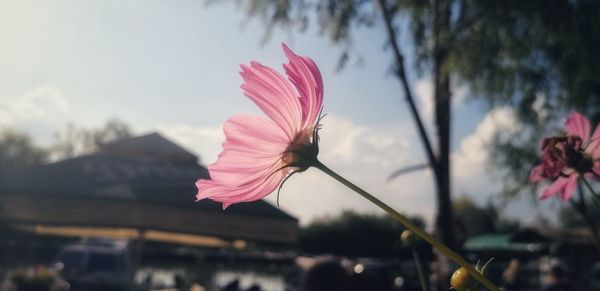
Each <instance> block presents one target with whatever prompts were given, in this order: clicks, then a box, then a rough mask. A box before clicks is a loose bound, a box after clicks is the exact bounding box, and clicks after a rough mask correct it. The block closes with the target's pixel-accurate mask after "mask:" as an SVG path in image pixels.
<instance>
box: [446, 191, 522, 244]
mask: <svg viewBox="0 0 600 291" xmlns="http://www.w3.org/2000/svg"><path fill="white" fill-rule="evenodd" d="M452 207H453V209H454V215H455V217H456V219H457V220H458V222H459V225H461V226H462V227H464V234H465V238H469V237H472V236H477V235H481V234H487V233H496V232H499V233H512V232H515V231H518V230H519V228H520V225H519V222H518V221H516V220H510V219H507V218H504V217H502V215H501V213H500V211H499V210H498V209H497V208H496V207H495V206H494V205H493V204H487V205H486V206H483V207H482V206H479V205H477V204H476V203H475V202H474V201H473V200H472V199H471V198H469V197H468V196H461V197H459V198H457V199H455V200H454V201H453V203H452Z"/></svg>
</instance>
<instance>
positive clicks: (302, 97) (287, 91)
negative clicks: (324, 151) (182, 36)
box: [196, 44, 323, 209]
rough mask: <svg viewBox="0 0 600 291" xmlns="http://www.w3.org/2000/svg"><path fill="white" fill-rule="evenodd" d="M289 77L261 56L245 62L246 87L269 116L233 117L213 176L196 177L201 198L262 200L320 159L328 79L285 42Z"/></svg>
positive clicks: (212, 167) (226, 127)
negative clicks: (320, 123) (319, 131)
mask: <svg viewBox="0 0 600 291" xmlns="http://www.w3.org/2000/svg"><path fill="white" fill-rule="evenodd" d="M282 46H283V51H284V52H285V54H286V56H287V58H288V60H289V63H288V64H284V65H283V67H284V69H285V72H286V74H287V77H288V79H286V78H285V77H283V76H282V75H281V74H280V73H278V72H277V71H276V70H274V69H272V68H269V67H266V66H263V65H261V64H260V63H258V62H251V63H250V65H249V66H248V65H242V66H241V68H242V70H241V72H240V75H241V76H242V78H243V79H244V83H243V84H242V86H241V88H242V90H243V91H244V95H246V96H247V97H248V98H250V100H252V101H253V102H254V103H256V105H257V106H258V107H259V108H260V109H261V110H262V111H263V112H264V113H265V114H266V115H267V117H268V118H265V117H261V116H252V115H237V116H233V117H231V118H230V119H229V120H227V121H226V122H225V124H224V125H223V131H224V133H225V142H224V143H223V151H222V152H221V154H219V157H218V159H217V161H216V162H215V163H214V164H212V165H210V166H208V171H209V174H210V179H200V180H198V181H196V187H197V188H198V194H197V195H196V198H197V200H201V199H205V198H209V199H211V200H214V201H218V202H222V203H223V209H225V208H227V207H228V206H229V205H231V204H232V203H239V202H249V201H255V200H259V199H261V198H263V197H265V196H267V195H269V194H270V193H272V192H273V191H274V190H275V189H277V187H278V186H279V185H280V184H281V183H282V181H283V180H284V179H285V178H286V176H288V175H290V174H292V173H294V172H299V171H304V170H306V169H307V168H308V167H310V165H311V161H312V159H315V160H316V155H317V153H318V145H317V139H318V136H317V129H318V121H319V115H320V113H321V109H322V104H323V81H322V79H321V73H320V72H319V69H318V68H317V65H316V64H315V63H314V62H313V60H311V59H310V58H308V57H304V56H298V55H296V54H295V53H294V52H292V51H291V50H290V49H289V48H288V47H287V46H286V45H285V44H282Z"/></svg>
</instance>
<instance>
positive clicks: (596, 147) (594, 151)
mask: <svg viewBox="0 0 600 291" xmlns="http://www.w3.org/2000/svg"><path fill="white" fill-rule="evenodd" d="M585 151H586V152H587V153H589V154H590V156H591V157H592V159H594V160H596V159H600V124H599V125H597V126H596V130H594V134H592V137H591V138H590V143H589V144H588V145H587V146H586V149H585Z"/></svg>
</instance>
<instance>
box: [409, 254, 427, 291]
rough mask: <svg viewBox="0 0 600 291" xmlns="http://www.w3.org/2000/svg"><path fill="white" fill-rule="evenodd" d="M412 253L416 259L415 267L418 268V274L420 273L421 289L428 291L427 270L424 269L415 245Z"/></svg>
mask: <svg viewBox="0 0 600 291" xmlns="http://www.w3.org/2000/svg"><path fill="white" fill-rule="evenodd" d="M411 249H412V255H413V259H414V260H415V267H416V268H417V275H419V282H421V289H422V290H423V291H428V289H429V288H427V280H425V272H424V271H423V266H422V265H421V260H420V259H419V253H417V249H416V248H415V247H414V246H413V247H411Z"/></svg>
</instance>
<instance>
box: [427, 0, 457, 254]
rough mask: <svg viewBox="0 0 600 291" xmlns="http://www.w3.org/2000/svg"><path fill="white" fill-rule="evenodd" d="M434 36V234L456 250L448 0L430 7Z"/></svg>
mask: <svg viewBox="0 0 600 291" xmlns="http://www.w3.org/2000/svg"><path fill="white" fill-rule="evenodd" d="M433 13H434V17H433V21H434V23H433V33H434V51H433V54H434V58H433V75H434V76H433V77H434V100H435V124H436V127H437V136H438V157H437V165H436V167H435V171H434V173H435V180H436V188H437V189H436V190H437V201H438V204H437V207H438V214H437V219H436V222H437V225H436V226H437V232H438V234H439V236H440V238H441V240H442V242H443V243H444V244H445V245H446V246H448V247H449V248H451V249H453V250H455V251H456V250H458V247H459V246H458V244H457V242H456V237H455V234H454V227H453V215H452V201H451V197H450V189H451V188H450V187H451V184H450V177H451V176H450V130H451V128H450V121H451V110H452V108H451V93H450V76H449V74H448V72H446V71H444V63H445V61H446V56H447V47H446V46H447V43H446V42H445V41H444V40H445V38H446V36H447V35H448V27H449V26H450V7H449V4H448V2H447V1H443V0H436V1H434V5H433Z"/></svg>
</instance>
